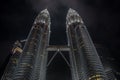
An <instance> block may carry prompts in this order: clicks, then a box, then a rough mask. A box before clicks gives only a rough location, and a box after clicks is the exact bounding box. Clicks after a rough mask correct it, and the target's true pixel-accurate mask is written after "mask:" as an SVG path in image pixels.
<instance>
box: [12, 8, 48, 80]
mask: <svg viewBox="0 0 120 80" xmlns="http://www.w3.org/2000/svg"><path fill="white" fill-rule="evenodd" d="M49 32H50V16H49V13H48V11H47V9H45V10H43V11H41V12H40V13H39V15H38V16H37V17H36V19H35V21H34V23H33V26H32V28H31V31H30V33H29V35H28V38H27V41H26V43H25V46H24V48H23V52H22V55H21V56H20V59H19V62H18V65H17V66H16V69H15V72H14V76H13V78H12V80H43V79H44V78H45V76H44V74H45V70H46V69H45V67H44V66H45V65H46V61H47V52H46V50H45V48H46V46H48V43H49Z"/></svg>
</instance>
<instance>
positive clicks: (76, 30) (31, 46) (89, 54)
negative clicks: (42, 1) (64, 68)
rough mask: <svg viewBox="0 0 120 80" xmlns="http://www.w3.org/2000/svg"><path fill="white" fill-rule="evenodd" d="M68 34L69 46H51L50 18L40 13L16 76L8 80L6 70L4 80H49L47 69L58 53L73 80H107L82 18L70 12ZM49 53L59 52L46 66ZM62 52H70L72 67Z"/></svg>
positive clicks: (72, 11) (45, 13) (16, 69)
mask: <svg viewBox="0 0 120 80" xmlns="http://www.w3.org/2000/svg"><path fill="white" fill-rule="evenodd" d="M66 32H67V38H68V45H65V46H57V45H56V46H49V38H50V15H49V12H48V11H47V9H45V10H43V11H41V12H40V13H39V15H38V16H37V17H36V19H35V21H34V23H33V26H32V28H31V31H30V33H29V35H28V37H27V41H26V43H25V45H24V48H23V51H22V54H21V55H20V56H19V60H18V62H17V64H16V66H15V68H14V71H13V73H12V72H11V71H9V72H8V73H9V74H11V73H12V76H11V77H10V78H9V79H8V77H7V76H4V75H6V74H7V73H6V72H7V71H6V70H7V68H8V67H7V68H6V70H5V73H4V75H3V76H4V77H2V80H46V69H47V65H49V64H50V63H51V61H52V60H53V58H54V57H55V55H56V54H57V53H60V54H61V56H62V57H63V58H64V60H65V61H66V63H67V64H68V65H69V66H70V69H71V75H72V80H107V77H106V74H105V71H104V68H103V65H102V63H101V61H100V58H99V56H98V53H97V51H96V49H95V47H94V45H93V42H92V40H91V38H90V36H89V33H88V31H87V29H86V27H85V25H84V23H83V21H82V18H81V17H80V16H79V14H78V13H77V12H76V11H75V10H73V9H71V8H70V9H69V11H68V14H67V17H66ZM49 51H56V53H55V55H53V57H52V58H51V59H50V61H48V63H47V58H48V52H49ZM61 51H68V53H69V56H70V63H69V61H67V59H66V58H65V56H64V55H63V54H62V52H61ZM9 66H10V67H13V66H11V65H9Z"/></svg>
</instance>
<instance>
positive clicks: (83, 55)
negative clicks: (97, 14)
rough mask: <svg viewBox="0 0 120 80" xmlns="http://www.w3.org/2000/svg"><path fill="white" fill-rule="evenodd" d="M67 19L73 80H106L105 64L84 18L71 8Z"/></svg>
mask: <svg viewBox="0 0 120 80" xmlns="http://www.w3.org/2000/svg"><path fill="white" fill-rule="evenodd" d="M66 19H67V21H66V25H67V26H66V30H67V35H68V46H70V47H71V51H70V52H71V54H70V60H71V65H72V77H73V79H72V80H106V76H105V72H104V69H103V65H102V63H101V61H100V58H99V56H98V53H97V51H96V49H95V47H94V45H93V42H92V40H91V37H90V35H89V33H88V31H87V28H86V26H85V25H84V23H83V20H82V18H81V17H80V16H79V14H78V13H77V12H76V11H75V10H73V9H69V11H68V14H67V18H66Z"/></svg>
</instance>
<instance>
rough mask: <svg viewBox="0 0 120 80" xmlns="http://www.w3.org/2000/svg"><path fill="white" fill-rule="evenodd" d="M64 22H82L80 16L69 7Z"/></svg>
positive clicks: (69, 23)
mask: <svg viewBox="0 0 120 80" xmlns="http://www.w3.org/2000/svg"><path fill="white" fill-rule="evenodd" d="M66 20H67V21H66V24H68V25H71V24H72V23H75V22H78V23H81V24H83V20H82V18H81V16H80V15H79V14H78V13H77V12H76V11H75V10H73V9H71V8H70V9H69V10H68V13H67V17H66Z"/></svg>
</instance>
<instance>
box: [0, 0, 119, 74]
mask: <svg viewBox="0 0 120 80" xmlns="http://www.w3.org/2000/svg"><path fill="white" fill-rule="evenodd" d="M69 7H71V8H73V9H75V10H77V11H78V13H79V14H80V15H81V17H82V18H83V21H84V22H85V25H86V26H87V28H88V31H89V33H90V35H91V37H92V39H93V42H94V43H97V44H100V45H102V46H104V47H106V48H107V49H108V52H109V55H111V56H112V57H113V58H114V59H115V60H114V62H113V63H114V66H115V68H116V70H118V71H119V69H117V67H120V64H119V63H120V58H119V57H120V54H119V53H120V50H119V46H120V37H119V34H120V31H119V30H120V10H119V7H120V2H119V0H2V1H1V2H0V37H1V38H0V53H1V54H0V69H1V72H2V71H3V70H2V69H3V68H4V65H5V63H6V62H7V59H8V56H9V54H10V52H11V51H10V50H11V48H12V44H13V43H14V42H15V41H16V40H22V39H25V38H26V37H27V35H28V33H29V30H30V28H31V26H32V23H33V21H34V19H35V17H36V16H37V14H38V13H39V12H40V11H41V10H43V9H45V8H48V10H49V12H50V15H51V21H52V23H51V31H52V33H51V39H50V44H60V45H61V44H66V43H67V40H66V34H65V20H66V14H67V10H68V9H69ZM58 36H59V37H58ZM104 54H105V53H104ZM105 55H106V56H107V55H108V54H105ZM111 56H110V57H111ZM0 74H1V73H0Z"/></svg>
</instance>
